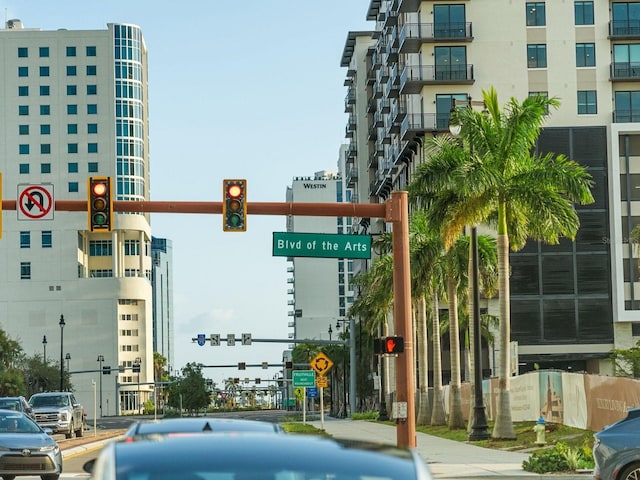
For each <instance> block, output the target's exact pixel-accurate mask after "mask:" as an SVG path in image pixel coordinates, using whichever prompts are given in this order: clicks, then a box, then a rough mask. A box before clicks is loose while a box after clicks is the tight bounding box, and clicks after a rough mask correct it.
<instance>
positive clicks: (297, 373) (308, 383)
mask: <svg viewBox="0 0 640 480" xmlns="http://www.w3.org/2000/svg"><path fill="white" fill-rule="evenodd" d="M292 375H293V388H297V387H315V386H316V372H314V371H313V370H294V371H293V372H292Z"/></svg>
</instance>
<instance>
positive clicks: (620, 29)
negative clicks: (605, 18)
mask: <svg viewBox="0 0 640 480" xmlns="http://www.w3.org/2000/svg"><path fill="white" fill-rule="evenodd" d="M639 6H640V5H639V4H638V3H637V2H627V3H625V2H612V3H611V18H612V19H613V20H612V21H611V27H610V28H611V32H610V34H611V35H625V36H627V35H638V34H639V33H640V23H639V21H640V8H638V7H639Z"/></svg>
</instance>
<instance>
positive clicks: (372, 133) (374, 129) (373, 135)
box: [368, 125, 378, 142]
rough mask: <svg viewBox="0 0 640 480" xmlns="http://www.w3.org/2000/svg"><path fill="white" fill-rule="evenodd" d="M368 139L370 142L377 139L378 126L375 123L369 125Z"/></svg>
mask: <svg viewBox="0 0 640 480" xmlns="http://www.w3.org/2000/svg"><path fill="white" fill-rule="evenodd" d="M368 139H369V140H370V141H372V142H375V141H376V140H377V139H378V127H376V126H375V125H369V135H368Z"/></svg>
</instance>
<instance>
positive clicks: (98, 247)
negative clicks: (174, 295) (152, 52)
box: [0, 20, 153, 417]
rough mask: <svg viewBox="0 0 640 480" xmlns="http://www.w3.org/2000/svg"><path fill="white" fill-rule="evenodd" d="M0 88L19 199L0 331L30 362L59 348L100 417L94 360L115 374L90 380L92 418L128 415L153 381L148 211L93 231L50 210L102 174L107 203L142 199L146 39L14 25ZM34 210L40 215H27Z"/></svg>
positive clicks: (6, 251) (54, 357)
mask: <svg viewBox="0 0 640 480" xmlns="http://www.w3.org/2000/svg"><path fill="white" fill-rule="evenodd" d="M0 85H1V86H2V89H1V92H2V95H0V119H1V121H0V171H1V172H2V174H3V192H4V198H5V199H13V198H16V199H17V202H18V205H17V211H16V213H13V212H10V211H5V212H4V215H3V232H2V233H3V235H2V239H1V240H0V262H1V264H2V265H3V266H4V268H2V269H0V325H1V326H2V328H3V329H5V330H6V331H7V332H8V334H9V335H10V336H11V337H12V338H15V339H18V340H19V341H20V343H21V344H22V347H23V348H24V351H25V353H26V354H28V355H32V354H35V353H40V352H43V345H42V343H41V340H42V339H43V336H46V338H47V348H48V350H47V353H48V355H47V360H48V361H50V362H58V358H61V357H62V355H63V354H64V356H65V357H66V354H69V356H70V359H69V360H68V362H65V363H68V367H69V370H70V371H71V372H72V375H71V381H72V383H73V386H74V388H75V391H76V394H77V397H78V398H79V400H80V401H81V402H82V403H83V404H84V406H85V408H86V410H87V414H88V415H89V417H92V416H93V415H95V414H99V412H95V411H94V408H93V405H94V387H93V383H92V382H96V384H97V383H98V380H99V375H100V373H99V366H100V365H101V366H110V367H111V368H112V369H116V370H114V371H113V372H112V374H111V376H108V375H103V376H102V378H101V381H100V385H101V387H102V392H101V398H102V399H103V400H102V403H103V406H102V413H103V414H104V415H113V414H116V413H119V412H128V411H138V409H139V408H140V405H141V402H143V401H144V400H146V399H147V398H149V397H150V395H151V393H152V388H151V386H150V385H147V383H148V382H153V348H152V347H153V339H152V335H153V332H152V326H153V323H152V305H153V296H152V286H151V271H152V257H151V229H150V225H149V215H148V214H134V213H118V214H116V215H115V221H114V229H113V231H112V232H109V233H92V232H90V231H89V230H88V221H87V214H86V213H84V212H67V211H54V210H55V208H52V206H53V204H54V202H55V201H56V200H82V201H86V198H87V179H88V177H91V176H109V177H112V178H113V180H114V196H115V199H116V200H127V201H143V200H148V199H149V125H148V101H147V50H146V46H145V43H144V40H143V37H142V32H141V30H140V28H138V27H137V26H134V25H125V24H109V25H108V26H107V28H106V29H105V30H82V31H72V30H64V29H60V30H55V31H41V30H39V29H27V28H23V25H22V23H21V22H20V21H19V20H10V21H8V22H7V24H6V28H5V29H3V30H0ZM30 185H36V186H38V187H37V189H40V190H29V189H30V188H31V187H29V186H30ZM30 192H31V193H33V192H35V193H33V194H30ZM44 192H48V194H49V195H50V198H48V199H47V194H44ZM25 193H26V194H25ZM38 194H39V195H38ZM34 204H35V206H34ZM38 205H39V206H40V209H41V210H45V211H46V210H47V209H50V215H49V216H48V217H47V218H42V217H41V216H40V215H38V214H31V212H36V213H38V211H37V208H38ZM30 214H31V215H30ZM49 217H50V218H49ZM61 317H63V318H64V321H65V322H64V323H65V324H64V327H63V328H61V327H60V323H61V322H60V319H61ZM58 355H60V357H59V356H58ZM98 358H104V361H98V360H97V359H98ZM138 362H139V363H140V364H141V371H140V373H139V374H137V373H136V374H134V373H133V372H132V365H133V364H135V363H138ZM65 368H66V365H65ZM117 368H120V369H121V372H120V373H118V371H117ZM73 372H77V373H73Z"/></svg>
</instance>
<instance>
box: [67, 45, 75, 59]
mask: <svg viewBox="0 0 640 480" xmlns="http://www.w3.org/2000/svg"><path fill="white" fill-rule="evenodd" d="M75 56H76V47H67V57H75Z"/></svg>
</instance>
